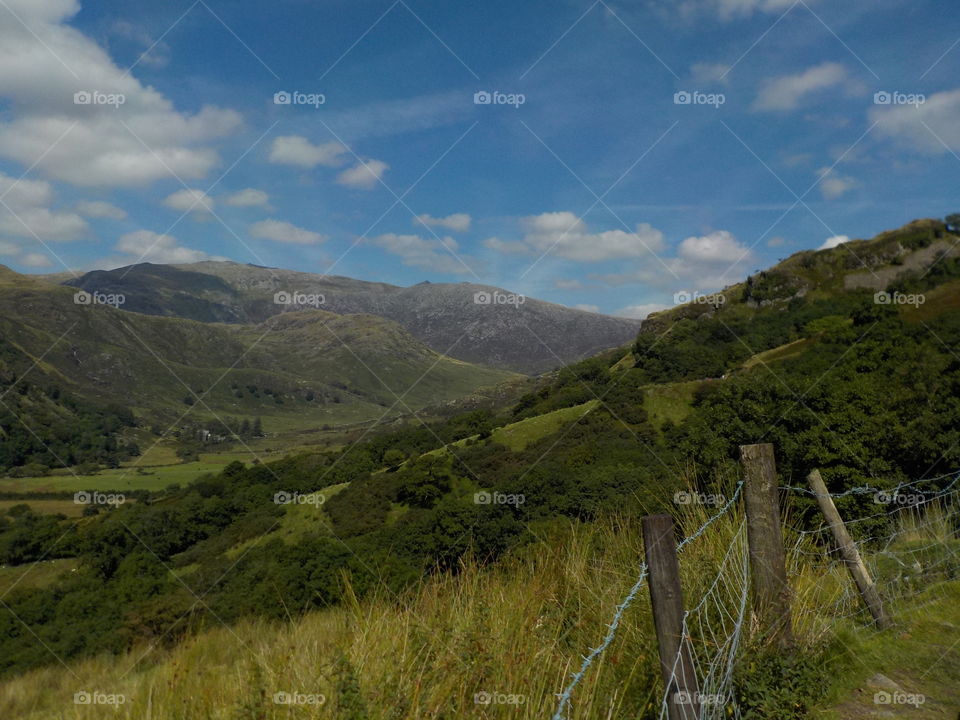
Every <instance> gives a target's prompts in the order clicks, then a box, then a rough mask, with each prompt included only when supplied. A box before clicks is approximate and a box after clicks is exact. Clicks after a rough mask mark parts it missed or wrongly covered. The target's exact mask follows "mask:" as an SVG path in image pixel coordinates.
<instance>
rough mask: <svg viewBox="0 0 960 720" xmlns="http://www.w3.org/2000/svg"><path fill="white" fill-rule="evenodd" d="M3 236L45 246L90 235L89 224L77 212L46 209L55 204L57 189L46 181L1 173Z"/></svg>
mask: <svg viewBox="0 0 960 720" xmlns="http://www.w3.org/2000/svg"><path fill="white" fill-rule="evenodd" d="M0 197H2V198H3V203H4V204H3V205H0V233H4V234H6V235H14V236H16V237H25V238H33V237H35V236H36V237H39V238H40V239H41V240H43V241H44V242H46V241H50V240H54V241H67V240H76V239H77V238H79V237H81V236H82V235H83V234H84V233H86V231H87V229H88V226H87V221H86V220H84V219H83V218H82V217H80V215H78V214H77V213H75V212H62V211H58V210H51V209H50V208H48V207H46V206H47V205H50V204H51V203H52V202H53V198H54V196H53V188H52V186H51V185H50V183H48V182H45V181H43V180H19V181H18V180H16V179H15V178H12V177H10V176H8V175H4V174H3V173H0Z"/></svg>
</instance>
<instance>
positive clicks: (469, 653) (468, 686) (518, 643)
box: [0, 507, 960, 720]
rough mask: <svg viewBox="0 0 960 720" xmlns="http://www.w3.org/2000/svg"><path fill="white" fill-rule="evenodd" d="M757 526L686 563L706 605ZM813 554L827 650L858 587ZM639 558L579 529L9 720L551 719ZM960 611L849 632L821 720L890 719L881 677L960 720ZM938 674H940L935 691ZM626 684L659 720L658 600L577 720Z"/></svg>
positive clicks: (803, 596) (804, 588) (94, 668)
mask: <svg viewBox="0 0 960 720" xmlns="http://www.w3.org/2000/svg"><path fill="white" fill-rule="evenodd" d="M679 515H680V518H679V519H680V521H681V522H682V523H683V524H684V526H685V527H686V528H687V530H688V531H689V530H691V529H693V528H695V527H699V526H700V525H701V524H702V523H703V521H704V518H705V517H706V516H705V514H704V511H703V510H700V509H697V508H693V507H690V508H686V509H681V511H680V512H679ZM741 520H742V517H741V516H740V515H739V514H738V513H735V514H734V515H732V516H727V517H725V518H724V519H722V520H721V521H719V522H717V523H715V524H714V525H713V526H711V529H710V531H709V532H708V533H707V534H706V535H704V536H703V537H702V538H701V539H699V540H698V541H697V542H696V543H693V544H691V545H690V546H689V547H688V548H687V549H686V550H685V553H684V556H683V562H682V563H681V570H682V573H683V582H684V587H685V590H686V592H687V594H688V596H690V597H699V596H700V594H702V593H703V592H704V591H705V590H706V589H707V586H708V585H709V584H710V583H711V582H712V578H713V574H714V572H715V569H716V568H717V567H718V566H719V563H720V562H721V560H722V558H724V556H725V555H726V553H727V552H728V549H729V547H730V545H731V543H733V542H734V538H735V536H736V535H737V534H738V532H739V527H740V522H741ZM796 550H797V548H793V547H792V548H791V552H790V556H789V557H788V564H789V566H790V567H791V569H792V571H793V572H792V581H791V582H792V585H793V587H794V590H795V591H796V598H797V599H796V602H795V615H796V618H797V621H796V626H797V632H798V636H799V637H800V639H801V642H803V643H807V642H816V641H817V640H818V639H822V637H823V634H824V627H827V628H830V627H833V626H834V624H835V620H834V618H833V615H832V614H831V613H832V611H829V610H827V609H828V608H832V607H843V598H844V597H846V596H849V594H850V592H851V588H850V581H849V580H848V579H847V578H846V575H845V573H844V571H843V569H842V568H841V567H839V566H836V565H834V566H830V567H823V566H816V565H811V564H810V563H809V555H808V553H809V551H810V550H811V547H809V546H808V547H803V548H800V551H799V552H797V551H796ZM638 557H642V540H641V536H640V529H639V527H638V524H637V522H636V520H634V519H630V518H624V519H622V520H621V521H620V522H619V523H613V522H612V523H597V524H594V525H569V526H566V527H565V528H563V527H561V528H558V529H557V532H555V533H554V535H553V537H552V539H550V540H548V541H547V542H545V543H543V544H538V545H537V546H534V547H532V548H528V549H527V550H525V551H523V552H522V553H519V554H516V555H514V556H513V557H511V558H508V559H507V560H506V561H505V562H504V563H503V564H502V565H501V566H499V567H494V568H487V569H483V570H482V569H479V568H478V567H477V566H476V565H475V564H474V563H472V562H469V561H468V562H467V563H466V564H465V565H464V567H463V568H462V570H461V572H460V573H459V574H458V575H457V576H438V577H435V578H432V579H430V580H427V581H425V582H424V583H423V584H422V585H421V586H420V587H418V588H415V589H414V590H412V591H411V592H410V593H409V594H407V595H406V596H404V597H403V598H397V597H393V596H386V597H379V598H375V599H373V600H371V601H369V602H364V603H362V604H361V603H352V604H351V603H348V604H347V605H346V606H343V607H338V608H331V609H328V610H324V611H319V612H315V613H312V614H310V615H307V616H306V617H304V618H302V619H300V620H297V621H295V622H291V623H286V624H276V623H273V624H271V623H266V622H262V621H248V622H242V623H240V624H239V625H238V626H235V627H232V628H211V629H210V630H209V631H208V632H206V633H204V634H202V635H200V636H198V637H196V638H194V639H192V640H189V641H187V642H185V643H184V644H182V645H180V646H177V647H175V648H173V649H172V650H169V651H164V650H160V649H158V648H156V647H143V648H136V649H134V650H133V651H132V652H131V653H129V654H127V655H121V656H118V657H114V656H105V657H100V658H94V659H90V660H86V661H83V662H79V663H75V664H73V665H71V666H70V668H69V669H64V668H62V667H59V666H51V667H49V668H46V669H42V670H37V671H33V672H30V673H28V674H26V675H23V676H20V677H17V678H14V679H11V680H9V681H7V682H6V683H4V684H3V685H0V716H2V717H4V718H29V719H31V720H40V718H44V719H45V718H48V717H54V716H58V715H57V713H58V712H61V711H63V710H64V708H66V712H67V715H66V716H65V717H71V718H78V719H81V718H93V717H101V716H102V714H103V713H104V712H105V709H104V708H102V707H100V708H98V707H87V706H74V705H72V704H71V698H72V696H73V694H74V693H76V692H79V691H84V690H86V691H94V690H97V691H100V692H103V693H115V694H122V695H124V696H125V697H126V700H127V701H126V703H125V704H124V705H122V706H120V707H119V708H118V709H117V710H116V712H114V711H112V710H111V711H110V716H111V717H114V718H128V719H132V718H142V717H146V716H147V713H149V717H151V718H153V720H174V718H176V719H177V720H193V719H196V720H200V718H203V719H204V720H209V719H211V718H223V719H224V720H227V719H231V720H232V719H233V718H259V719H260V720H279V719H280V718H289V717H305V718H321V717H363V718H369V719H370V720H387V718H390V719H392V720H408V719H409V720H413V719H414V718H416V719H418V720H419V719H420V718H461V717H487V718H513V719H516V720H533V718H544V717H549V716H550V714H551V713H552V712H553V710H554V709H555V703H556V695H555V693H557V692H558V691H559V690H560V688H562V686H563V685H564V682H565V679H566V678H568V677H569V674H570V672H571V671H572V670H573V669H574V668H575V667H577V666H579V663H580V657H581V655H582V653H583V652H585V650H586V648H588V647H594V646H595V645H596V643H597V641H598V639H599V638H600V637H602V635H603V634H604V633H605V630H606V623H607V622H609V619H610V613H611V612H612V609H613V607H614V606H615V605H616V604H617V603H618V602H619V601H620V600H621V598H622V596H623V593H624V592H625V590H626V589H627V588H628V587H630V585H631V584H632V583H633V581H634V579H635V574H636V570H637V558H638ZM958 600H960V582H957V581H954V582H949V583H941V584H939V585H934V586H929V587H928V588H927V589H926V590H925V591H924V592H923V593H921V594H919V595H915V596H910V595H907V596H906V598H905V599H903V600H901V601H900V602H899V603H898V604H896V605H895V606H894V613H895V615H896V617H897V619H898V621H899V626H898V628H897V629H896V630H893V631H889V632H884V633H878V632H875V631H873V630H870V629H868V628H867V627H866V626H864V625H863V624H860V623H858V622H857V621H856V620H853V619H847V620H843V621H842V622H841V623H840V625H841V630H840V639H841V640H842V641H843V642H844V643H845V649H844V650H842V651H841V655H842V657H839V658H835V659H834V660H833V661H831V675H830V681H829V682H830V687H829V688H820V689H823V690H825V700H824V707H825V708H829V709H825V710H824V711H823V713H822V714H820V715H819V717H822V718H824V720H826V718H867V717H877V715H870V714H866V713H867V712H868V711H869V710H870V706H869V705H868V704H864V702H862V698H858V697H857V696H856V693H855V692H854V689H855V688H857V687H862V686H863V680H864V678H867V677H870V676H872V675H873V674H875V673H877V672H883V673H885V674H888V675H889V676H890V677H893V678H894V679H896V680H897V681H898V682H901V683H902V684H903V685H904V687H905V688H907V689H913V690H914V691H917V692H925V693H928V695H929V698H930V700H928V703H929V706H928V708H933V707H934V705H935V704H939V706H938V707H939V709H940V710H942V709H944V708H946V707H951V703H952V704H953V706H954V712H955V710H956V707H955V705H956V703H957V702H958V698H957V694H956V693H957V687H960V685H958V682H957V681H958V676H957V672H958V669H960V646H954V647H952V648H951V647H950V644H951V643H952V642H954V641H955V640H956V633H955V629H956V627H957V623H958V622H960V616H958V612H960V610H958V608H960V603H958V602H957V601H958ZM938 654H939V656H938ZM927 667H932V668H933V669H932V671H931V672H930V673H928V674H927V675H926V676H924V677H920V675H921V674H922V672H923V669H924V668H927ZM626 683H629V684H630V685H631V690H630V692H631V693H632V697H631V703H632V704H633V706H634V707H635V706H636V703H637V702H638V701H639V702H640V703H641V704H642V705H644V706H645V707H646V708H647V709H648V710H649V711H650V712H652V713H653V714H654V715H655V708H656V706H657V704H658V702H659V700H658V698H659V693H660V690H659V679H658V670H657V664H656V647H655V643H654V641H653V634H652V627H651V620H650V617H649V603H648V599H647V593H646V589H645V588H644V589H642V591H641V592H640V594H639V595H638V596H637V600H636V602H635V604H634V605H633V606H632V607H631V608H630V609H629V610H628V612H627V613H626V615H625V617H624V621H623V624H622V625H621V627H620V628H619V630H618V633H617V635H616V637H615V639H614V641H613V644H612V645H611V647H610V648H609V649H608V651H607V652H606V653H605V654H604V655H603V656H602V657H601V659H600V660H599V661H598V663H597V664H596V665H595V666H594V667H593V668H592V669H591V670H590V672H589V673H587V675H586V677H585V679H584V682H583V683H582V684H581V686H580V687H579V688H578V689H577V691H576V693H575V695H574V704H573V707H572V712H571V714H570V718H571V720H587V719H588V718H589V719H590V720H593V719H599V718H612V717H621V716H623V715H622V713H623V711H624V708H625V705H624V703H625V701H626V700H625V697H624V694H623V693H624V688H625V684H626ZM281 691H283V692H299V693H308V694H315V695H323V696H324V697H325V700H326V704H325V706H324V707H322V708H321V707H302V708H290V707H288V706H285V705H277V704H275V703H274V702H272V698H273V695H274V693H276V692H281ZM482 692H498V693H504V694H506V695H516V696H522V697H523V701H522V702H520V703H518V704H504V705H489V706H479V705H477V704H476V703H475V702H474V696H475V694H476V693H482ZM851 697H853V699H850V698H851ZM841 700H842V703H841V702H840V701H841ZM838 703H840V704H838ZM148 707H149V710H148V709H147V708H148ZM350 712H355V713H357V714H355V715H350V714H349V713H350ZM831 713H832V714H831ZM911 716H914V717H934V716H935V717H944V715H943V714H942V713H941V714H940V715H932V714H917V715H911ZM946 717H951V716H950V715H946Z"/></svg>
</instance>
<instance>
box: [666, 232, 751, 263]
mask: <svg viewBox="0 0 960 720" xmlns="http://www.w3.org/2000/svg"><path fill="white" fill-rule="evenodd" d="M746 251H747V248H746V247H744V246H743V245H741V244H740V243H739V242H738V241H737V239H736V238H735V237H734V236H733V235H732V234H731V233H730V232H728V231H726V230H717V231H716V232H712V233H710V234H709V235H700V236H699V237H688V238H686V239H685V240H684V241H683V242H681V243H680V249H679V255H680V258H681V259H683V260H685V261H688V262H692V263H698V264H699V263H705V264H714V263H720V264H722V263H733V262H736V261H737V260H739V259H740V258H741V257H743V254H744V253H745V252H746Z"/></svg>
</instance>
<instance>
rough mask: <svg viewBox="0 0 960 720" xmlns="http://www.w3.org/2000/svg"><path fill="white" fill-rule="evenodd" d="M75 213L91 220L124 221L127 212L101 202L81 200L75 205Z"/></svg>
mask: <svg viewBox="0 0 960 720" xmlns="http://www.w3.org/2000/svg"><path fill="white" fill-rule="evenodd" d="M77 212H78V213H80V214H81V215H86V216H87V217H92V218H108V219H110V220H124V219H125V218H126V217H127V211H126V210H123V209H121V208H118V207H117V206H116V205H113V204H112V203H108V202H105V201H103V200H81V201H80V202H78V203H77Z"/></svg>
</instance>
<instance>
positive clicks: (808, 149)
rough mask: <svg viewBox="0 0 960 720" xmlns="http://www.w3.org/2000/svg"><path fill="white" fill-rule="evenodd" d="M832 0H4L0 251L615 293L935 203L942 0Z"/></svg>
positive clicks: (740, 265)
mask: <svg viewBox="0 0 960 720" xmlns="http://www.w3.org/2000/svg"><path fill="white" fill-rule="evenodd" d="M849 5H851V4H849V3H843V4H839V3H827V2H825V0H819V1H818V0H806V1H805V2H791V1H790V0H684V1H681V2H665V1H660V2H658V1H656V0H631V1H630V2H624V1H619V2H618V1H616V0H599V1H598V2H593V3H591V2H590V1H589V0H587V1H585V2H573V1H572V0H571V1H568V0H560V1H557V0H554V1H553V2H535V1H528V2H522V3H514V2H500V1H499V0H491V1H490V2H487V3H474V4H466V3H456V4H453V3H449V2H423V1H421V0H397V1H396V2H392V0H377V1H373V0H350V1H346V0H344V1H342V2H341V1H340V0H330V1H328V2H324V3H311V2H307V1H306V0H277V1H276V2H272V3H270V4H269V7H268V9H266V10H265V9H264V8H265V6H264V5H263V4H262V3H253V2H249V0H245V1H244V2H224V1H223V0H197V1H196V2H194V1H193V0H184V1H182V2H181V1H180V0H173V1H171V2H164V3H156V2H143V1H141V0H133V1H129V0H128V1H126V2H122V3H121V2H112V1H109V0H108V1H104V2H99V3H96V4H93V3H78V2H73V1H72V0H3V2H0V263H4V264H6V265H9V266H10V267H12V268H14V269H15V270H18V271H22V272H60V271H67V270H69V271H71V272H75V273H80V272H83V271H85V270H88V269H91V268H94V267H118V266H121V265H127V264H130V263H134V262H138V261H143V260H146V261H153V262H191V261H195V260H201V259H209V258H227V259H231V260H235V261H238V262H252V263H256V264H262V265H270V266H277V267H285V268H294V269H300V270H306V271H310V272H316V273H331V274H337V275H347V276H351V277H358V278H362V279H369V280H379V281H385V282H391V283H396V284H400V285H408V284H413V283H417V282H420V281H423V280H431V281H434V282H444V281H445V282H460V281H470V282H482V283H488V284H493V285H499V286H502V287H505V288H508V289H510V290H512V291H515V292H522V293H525V294H527V295H530V296H535V297H540V298H543V299H547V300H551V301H554V302H559V303H563V304H566V305H570V306H579V307H583V308H585V309H592V310H598V311H600V312H606V313H618V314H624V315H631V316H642V315H643V314H644V313H645V312H647V311H649V310H650V309H652V308H655V307H663V306H668V305H671V304H673V298H674V295H675V293H678V292H681V291H687V292H694V291H700V292H709V291H712V290H715V289H718V288H720V287H722V286H723V285H725V284H731V283H734V282H737V281H739V280H741V279H743V277H744V276H745V275H747V274H749V273H751V272H753V271H754V270H756V269H758V268H763V267H766V266H768V265H770V264H772V263H775V262H776V261H777V260H778V259H780V258H783V257H786V256H787V255H789V254H791V253H793V252H796V251H798V250H802V249H807V248H816V247H820V246H822V245H823V244H824V243H827V242H829V243H832V244H836V243H840V242H842V241H843V240H844V239H845V238H850V237H870V236H872V235H873V234H875V233H877V232H879V231H881V230H884V229H888V228H891V227H898V226H900V225H902V224H904V223H905V222H908V221H910V220H912V219H914V218H917V217H928V216H932V217H942V216H943V215H945V214H947V213H949V212H954V211H958V210H960V199H958V197H957V192H956V190H957V188H958V186H960V185H958V182H957V179H958V177H960V123H958V122H957V121H956V118H957V117H958V116H960V80H958V79H957V78H958V76H960V75H958V72H957V70H958V66H960V8H952V7H950V6H948V5H945V4H943V3H934V2H917V1H911V2H908V1H906V0H904V1H900V0H877V1H876V2H871V3H858V4H857V7H848V6H849ZM945 8H950V9H945ZM284 92H286V93H291V102H290V103H289V104H285V103H283V102H279V103H278V102H277V99H278V96H277V95H276V94H277V93H284ZM77 93H80V95H77ZM83 93H87V95H84V94H83ZM295 93H299V95H293V94H295ZM477 93H490V94H491V95H490V97H492V98H493V99H492V101H491V102H490V103H484V102H482V101H483V100H484V99H486V96H484V95H480V96H478V95H477ZM878 93H880V94H879V95H878ZM279 99H280V100H281V101H282V100H283V99H284V96H282V95H281V96H279ZM321 99H322V103H321V102H320V100H321ZM478 100H479V101H480V102H478ZM688 100H689V102H687V101H688Z"/></svg>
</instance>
